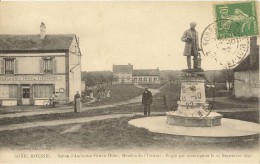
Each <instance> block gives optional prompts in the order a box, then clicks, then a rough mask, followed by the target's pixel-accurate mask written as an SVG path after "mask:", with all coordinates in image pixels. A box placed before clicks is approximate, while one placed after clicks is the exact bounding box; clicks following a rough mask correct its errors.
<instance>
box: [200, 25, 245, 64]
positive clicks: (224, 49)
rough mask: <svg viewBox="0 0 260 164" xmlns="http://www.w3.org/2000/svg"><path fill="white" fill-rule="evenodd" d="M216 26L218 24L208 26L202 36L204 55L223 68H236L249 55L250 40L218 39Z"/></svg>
mask: <svg viewBox="0 0 260 164" xmlns="http://www.w3.org/2000/svg"><path fill="white" fill-rule="evenodd" d="M216 26H217V22H214V23H212V24H210V25H208V26H207V27H206V28H205V30H204V31H203V33H202V35H201V48H202V52H203V55H204V56H205V57H211V58H213V60H214V61H215V62H217V63H219V64H220V65H222V66H223V67H225V66H226V67H228V68H234V67H236V66H237V65H238V64H239V63H240V62H242V61H243V59H244V58H245V57H246V56H247V55H248V54H249V47H250V40H249V38H248V37H237V38H226V39H217V37H216ZM234 32H235V33H237V31H234Z"/></svg>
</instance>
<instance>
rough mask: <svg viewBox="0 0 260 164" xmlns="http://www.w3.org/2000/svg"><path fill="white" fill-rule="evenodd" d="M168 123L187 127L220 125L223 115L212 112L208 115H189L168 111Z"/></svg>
mask: <svg viewBox="0 0 260 164" xmlns="http://www.w3.org/2000/svg"><path fill="white" fill-rule="evenodd" d="M166 115H167V124H169V125H176V126H186V127H212V126H220V125H221V119H222V115H221V114H218V113H215V112H211V113H210V114H209V115H208V116H206V117H194V116H192V117H189V116H184V115H181V114H178V113H176V112H166Z"/></svg>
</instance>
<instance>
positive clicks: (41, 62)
mask: <svg viewBox="0 0 260 164" xmlns="http://www.w3.org/2000/svg"><path fill="white" fill-rule="evenodd" d="M43 72H44V70H43V60H42V59H41V60H40V73H43Z"/></svg>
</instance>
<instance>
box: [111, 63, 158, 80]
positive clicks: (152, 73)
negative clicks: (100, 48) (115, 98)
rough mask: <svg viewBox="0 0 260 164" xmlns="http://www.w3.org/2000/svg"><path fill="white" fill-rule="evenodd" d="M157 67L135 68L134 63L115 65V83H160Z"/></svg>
mask: <svg viewBox="0 0 260 164" xmlns="http://www.w3.org/2000/svg"><path fill="white" fill-rule="evenodd" d="M159 77H160V71H159V68H157V69H137V70H136V69H133V65H131V64H128V65H113V78H114V84H160V78H159Z"/></svg>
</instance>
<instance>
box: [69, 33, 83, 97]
mask: <svg viewBox="0 0 260 164" xmlns="http://www.w3.org/2000/svg"><path fill="white" fill-rule="evenodd" d="M75 45H77V44H76V39H75V38H74V39H73V41H72V44H71V47H70V49H71V51H72V52H70V53H69V88H70V91H69V101H73V100H74V95H75V94H76V92H77V91H79V93H81V56H80V54H79V48H78V47H76V52H77V53H76V54H75V53H73V52H74V51H75Z"/></svg>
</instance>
